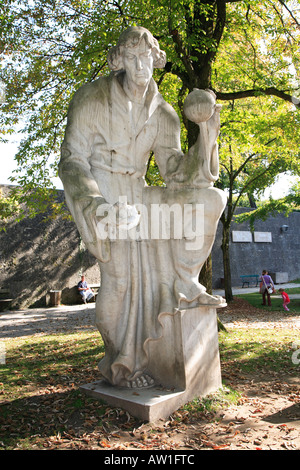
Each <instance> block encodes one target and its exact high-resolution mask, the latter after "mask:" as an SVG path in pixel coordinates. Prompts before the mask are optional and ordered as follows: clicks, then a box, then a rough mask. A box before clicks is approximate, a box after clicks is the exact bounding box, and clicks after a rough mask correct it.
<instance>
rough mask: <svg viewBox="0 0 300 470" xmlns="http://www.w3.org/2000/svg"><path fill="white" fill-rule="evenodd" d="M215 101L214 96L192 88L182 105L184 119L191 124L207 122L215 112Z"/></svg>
mask: <svg viewBox="0 0 300 470" xmlns="http://www.w3.org/2000/svg"><path fill="white" fill-rule="evenodd" d="M215 108H216V100H215V98H214V96H213V95H212V94H211V93H210V92H208V91H206V90H199V89H198V88H194V90H193V91H192V92H191V93H189V94H188V96H187V97H186V100H185V102H184V105H183V111H184V114H185V115H186V117H187V118H188V119H189V120H190V121H192V122H196V123H199V122H205V121H208V120H209V119H210V118H211V117H212V115H213V114H214V112H215Z"/></svg>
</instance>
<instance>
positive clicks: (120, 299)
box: [59, 74, 225, 385]
mask: <svg viewBox="0 0 300 470" xmlns="http://www.w3.org/2000/svg"><path fill="white" fill-rule="evenodd" d="M122 81H123V75H122V74H118V75H114V74H111V75H110V76H109V77H102V78H100V79H99V80H96V81H95V82H93V83H90V84H87V85H85V86H83V87H82V88H81V89H79V91H78V92H77V93H76V94H75V96H74V98H73V100H72V102H71V105H70V108H69V112H68V123H67V128H66V133H65V139H64V142H63V145H62V154H61V155H62V156H61V162H60V167H59V174H60V177H61V179H62V181H63V184H64V189H65V197H66V201H67V204H68V206H69V208H70V211H71V213H72V215H73V217H74V219H75V222H76V224H77V227H78V230H79V232H80V234H81V237H82V239H83V241H84V242H85V244H86V246H87V248H88V249H89V250H90V251H91V253H93V254H94V255H95V256H96V258H97V259H98V260H99V264H100V270H101V288H100V292H99V294H98V297H97V302H96V324H97V327H98V329H99V331H100V333H101V335H102V338H103V340H104V343H105V357H104V358H103V360H102V361H101V362H100V364H99V369H100V371H101V373H102V375H103V376H104V377H105V378H106V380H108V381H109V382H110V383H112V384H114V385H126V383H127V382H128V381H131V380H134V379H135V378H136V377H138V376H139V375H141V374H142V373H144V372H145V371H147V363H148V362H147V361H148V357H147V343H148V341H150V340H155V339H156V338H158V337H159V336H160V335H161V326H160V321H159V320H160V316H161V315H164V314H173V313H174V311H175V309H176V308H178V307H180V303H181V302H182V301H185V302H187V304H188V305H189V304H191V305H192V303H193V302H195V301H196V299H197V297H198V296H199V294H200V293H202V292H204V291H205V288H204V287H203V286H201V285H200V284H199V283H198V274H199V271H200V269H201V267H202V265H203V263H204V262H205V260H206V258H207V256H208V255H209V252H210V250H211V247H212V244H213V241H214V236H215V231H216V226H217V223H218V220H219V217H220V215H221V213H222V211H223V209H224V206H225V200H224V195H223V193H222V192H219V191H218V190H216V189H214V188H212V187H211V186H212V182H213V180H214V179H216V177H217V175H214V174H213V173H214V172H216V170H215V169H216V168H217V167H218V161H217V154H216V149H215V146H214V145H212V148H211V151H210V152H209V155H208V157H206V158H204V157H203V161H202V162H200V164H199V165H198V166H197V168H194V169H193V170H192V171H191V167H193V165H192V163H190V162H193V161H194V160H193V158H196V157H193V155H194V154H193V152H194V151H195V149H191V151H190V152H189V156H183V154H182V151H181V147H180V122H179V118H178V116H177V114H176V113H175V111H174V110H173V108H172V107H171V106H170V105H169V104H167V103H166V102H165V101H164V99H163V98H162V96H161V95H160V94H159V93H158V90H157V87H156V84H155V82H154V81H153V80H151V82H150V86H149V88H148V91H147V95H146V97H145V101H144V103H142V104H139V103H134V102H133V101H131V100H130V99H129V97H128V96H127V95H126V93H125V91H124V89H123V86H122ZM197 145H198V146H199V145H201V141H200V144H199V143H198V144H197ZM197 145H196V147H197ZM151 151H153V152H154V155H155V158H156V161H157V163H158V166H159V169H160V172H161V174H162V176H163V178H164V179H165V181H166V184H167V187H164V188H158V187H156V188H153V187H151V188H150V187H147V185H146V183H145V180H144V176H145V173H146V170H147V163H148V160H149V155H150V152H151ZM188 158H189V159H190V160H187V159H188ZM207 175H208V176H207ZM120 197H122V198H123V199H124V200H126V202H127V203H128V204H129V205H131V206H136V207H146V208H148V212H147V213H146V215H145V214H142V215H141V217H142V219H141V222H140V224H139V226H140V225H141V223H143V222H145V220H143V217H144V218H147V224H146V225H148V222H149V223H150V224H151V220H150V219H151V208H153V207H159V206H160V205H161V204H166V205H168V206H169V207H170V206H172V204H179V206H180V207H181V208H182V209H183V208H184V205H185V204H190V205H192V207H196V204H199V205H202V206H203V207H204V212H203V215H204V218H203V233H202V234H201V236H200V237H199V240H198V244H199V249H198V250H197V251H195V250H193V249H190V248H187V246H188V245H187V243H188V240H187V239H186V237H181V238H180V239H176V237H174V236H173V235H172V234H171V236H170V237H169V239H153V238H151V233H148V237H145V238H143V239H136V238H134V237H133V239H124V240H123V239H121V240H120V239H109V238H106V239H103V238H102V239H101V238H99V235H98V232H97V230H98V229H97V224H98V223H99V221H101V218H99V217H98V218H97V216H95V214H94V213H93V215H91V212H90V211H89V207H90V206H91V204H93V201H97V203H98V204H99V207H100V210H101V205H102V204H103V206H102V207H106V204H109V205H114V204H116V203H117V202H118V201H119V199H120ZM155 204H156V206H155ZM102 215H103V213H102ZM152 215H153V214H152ZM180 223H182V222H181V221H180ZM98 227H99V226H98ZM173 228H174V227H173ZM135 229H136V227H135ZM150 230H151V229H150Z"/></svg>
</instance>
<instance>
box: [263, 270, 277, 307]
mask: <svg viewBox="0 0 300 470" xmlns="http://www.w3.org/2000/svg"><path fill="white" fill-rule="evenodd" d="M270 287H272V288H273V291H275V287H274V282H273V280H272V278H271V276H270V275H269V274H268V271H266V270H265V269H264V270H263V272H262V275H261V293H262V298H263V303H262V304H263V305H266V296H267V299H268V307H271V296H270V293H269V291H268V289H270Z"/></svg>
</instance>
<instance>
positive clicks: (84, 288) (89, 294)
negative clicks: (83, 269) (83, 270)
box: [77, 275, 94, 304]
mask: <svg viewBox="0 0 300 470" xmlns="http://www.w3.org/2000/svg"><path fill="white" fill-rule="evenodd" d="M77 287H78V291H79V294H80V295H81V297H82V300H83V302H84V303H85V304H86V303H87V302H88V301H89V300H91V299H92V298H93V297H94V292H93V291H92V289H91V288H90V287H89V286H88V284H87V282H86V280H85V277H84V276H83V275H82V276H81V281H79V282H78V285H77Z"/></svg>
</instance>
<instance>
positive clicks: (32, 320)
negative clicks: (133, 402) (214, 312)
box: [0, 283, 300, 339]
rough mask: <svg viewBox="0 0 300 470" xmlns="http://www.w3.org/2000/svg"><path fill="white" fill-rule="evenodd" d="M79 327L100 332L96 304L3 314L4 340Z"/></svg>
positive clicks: (1, 334) (221, 292) (253, 289)
mask: <svg viewBox="0 0 300 470" xmlns="http://www.w3.org/2000/svg"><path fill="white" fill-rule="evenodd" d="M275 287H276V290H278V289H279V288H280V287H282V288H294V287H300V284H292V283H290V284H282V285H279V284H277V285H276V286H275ZM257 291H258V287H249V288H248V287H245V288H238V287H237V288H233V295H238V294H245V293H249V292H257ZM213 293H214V294H217V295H222V296H224V290H222V289H217V290H214V292H213ZM273 297H275V296H273ZM290 298H291V299H292V298H300V294H292V295H290ZM269 320H270V318H269ZM76 330H78V331H79V330H94V331H96V327H95V303H90V304H80V305H61V306H59V307H50V308H31V309H22V310H8V311H6V312H1V313H0V339H1V338H13V337H20V336H29V335H33V334H45V333H46V334H48V333H49V334H51V333H56V332H67V331H76Z"/></svg>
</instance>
